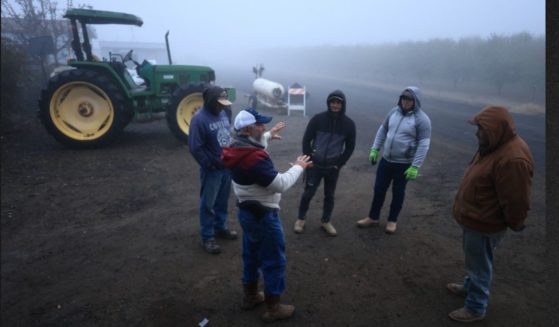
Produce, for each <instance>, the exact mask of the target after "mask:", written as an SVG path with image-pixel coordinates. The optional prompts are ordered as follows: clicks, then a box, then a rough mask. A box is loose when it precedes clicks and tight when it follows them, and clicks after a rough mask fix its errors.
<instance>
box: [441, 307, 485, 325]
mask: <svg viewBox="0 0 559 327" xmlns="http://www.w3.org/2000/svg"><path fill="white" fill-rule="evenodd" d="M448 317H449V318H450V319H452V320H454V321H459V322H474V321H479V320H483V318H485V316H476V315H474V314H471V313H470V312H469V311H468V309H466V308H460V309H457V310H454V311H452V312H451V313H449V314H448Z"/></svg>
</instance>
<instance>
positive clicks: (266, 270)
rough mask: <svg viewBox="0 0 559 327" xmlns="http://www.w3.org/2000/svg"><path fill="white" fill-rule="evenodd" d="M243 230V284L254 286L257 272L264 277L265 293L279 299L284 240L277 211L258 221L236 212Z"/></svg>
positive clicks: (283, 271) (244, 211) (249, 214)
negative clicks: (252, 284) (277, 296)
mask: <svg viewBox="0 0 559 327" xmlns="http://www.w3.org/2000/svg"><path fill="white" fill-rule="evenodd" d="M238 218H239V222H240V224H241V227H242V228H243V283H245V284H246V283H249V282H255V281H258V278H259V271H258V270H259V269H260V270H261V271H262V275H263V277H264V292H266V293H267V294H270V295H281V293H283V291H284V290H285V266H286V264H287V259H286V257H285V239H284V235H283V227H282V225H281V221H280V219H279V216H278V212H277V210H274V211H268V212H267V213H266V214H265V215H264V217H262V218H260V219H257V218H256V217H255V216H254V215H253V214H252V213H251V212H250V211H247V210H245V209H241V208H239V213H238Z"/></svg>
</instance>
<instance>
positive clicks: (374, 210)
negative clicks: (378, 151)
mask: <svg viewBox="0 0 559 327" xmlns="http://www.w3.org/2000/svg"><path fill="white" fill-rule="evenodd" d="M409 166H410V164H403V163H393V162H389V161H387V160H385V159H384V158H382V159H381V160H380V162H379V165H378V168H377V175H376V178H375V187H374V195H373V201H372V203H371V210H369V218H371V219H373V220H378V219H379V218H380V210H381V209H382V205H383V204H384V199H385V198H386V192H387V191H388V188H389V187H390V183H392V202H391V203H390V212H389V214H388V221H391V222H396V221H397V220H398V215H399V214H400V211H401V210H402V206H403V205H404V197H405V195H406V185H407V183H408V181H407V179H406V176H405V175H404V172H405V171H406V169H408V168H409Z"/></svg>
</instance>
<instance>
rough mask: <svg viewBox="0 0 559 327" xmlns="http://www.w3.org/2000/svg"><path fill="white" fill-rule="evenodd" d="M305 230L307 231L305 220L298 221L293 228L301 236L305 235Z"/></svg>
mask: <svg viewBox="0 0 559 327" xmlns="http://www.w3.org/2000/svg"><path fill="white" fill-rule="evenodd" d="M304 229H305V220H303V219H297V220H296V221H295V226H293V231H294V232H295V233H297V234H301V233H303V230H304Z"/></svg>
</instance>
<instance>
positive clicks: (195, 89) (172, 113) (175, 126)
mask: <svg viewBox="0 0 559 327" xmlns="http://www.w3.org/2000/svg"><path fill="white" fill-rule="evenodd" d="M207 87H208V85H207V84H188V85H183V86H181V87H179V88H178V89H177V90H176V91H175V92H174V93H173V98H172V99H171V102H170V104H169V107H168V108H167V113H166V118H167V125H169V129H170V130H171V132H172V133H173V135H175V137H176V138H177V139H178V140H179V141H181V142H182V143H184V144H188V134H189V131H190V121H191V120H192V117H194V114H195V113H196V112H197V111H198V110H200V109H201V108H202V106H203V105H204V99H203V98H202V93H203V92H204V90H205V89H206V88H207Z"/></svg>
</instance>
